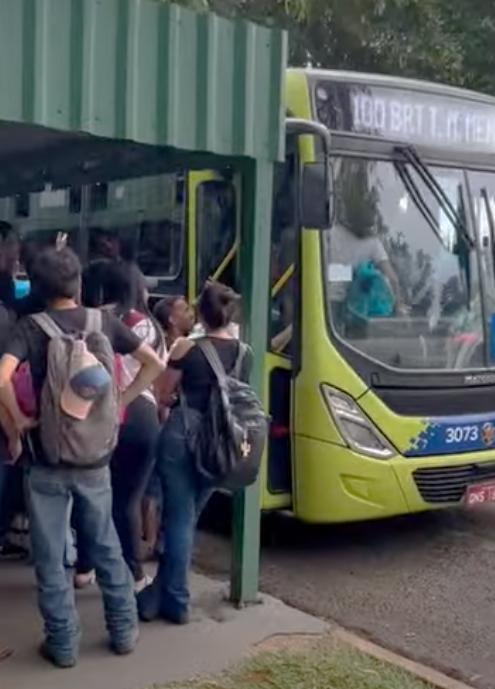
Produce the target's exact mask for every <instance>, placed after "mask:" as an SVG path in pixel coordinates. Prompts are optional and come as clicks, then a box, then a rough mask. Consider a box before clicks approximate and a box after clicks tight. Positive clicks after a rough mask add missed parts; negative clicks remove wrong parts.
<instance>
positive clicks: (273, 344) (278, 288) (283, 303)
mask: <svg viewBox="0 0 495 689" xmlns="http://www.w3.org/2000/svg"><path fill="white" fill-rule="evenodd" d="M296 164H297V159H296V156H295V155H294V154H292V155H289V156H288V157H287V159H286V160H285V162H284V163H279V164H277V165H276V167H275V171H274V180H273V211H272V213H273V215H272V255H271V269H270V272H271V276H270V285H271V302H270V343H269V345H270V350H271V351H273V352H275V353H276V354H283V355H285V356H290V355H291V353H292V341H293V321H294V289H295V284H296V280H295V277H294V275H295V265H296V260H297V231H296V228H297V221H296V213H295V211H296V208H295V180H296Z"/></svg>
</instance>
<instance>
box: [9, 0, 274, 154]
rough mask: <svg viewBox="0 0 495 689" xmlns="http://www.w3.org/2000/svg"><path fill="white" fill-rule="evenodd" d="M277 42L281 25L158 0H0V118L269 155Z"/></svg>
mask: <svg viewBox="0 0 495 689" xmlns="http://www.w3.org/2000/svg"><path fill="white" fill-rule="evenodd" d="M286 53H287V38H286V35H285V33H284V32H281V31H278V30H271V29H267V28H265V27H261V26H258V25H255V24H252V23H248V22H244V21H235V22H232V21H228V20H226V19H223V18H220V17H218V16H216V15H213V14H209V13H207V14H196V13H194V12H191V11H189V10H186V9H183V8H180V7H178V6H176V5H173V4H168V3H167V4H166V3H161V2H157V1H156V0H154V1H153V0H1V2H0V120H6V121H10V122H16V123H23V124H36V125H42V126H45V127H49V128H52V129H57V130H64V131H71V132H74V131H82V132H85V133H89V134H94V135H97V136H100V137H105V138H111V139H130V140H133V141H136V142H139V143H142V144H151V145H158V146H167V147H172V148H174V149H183V150H186V151H202V152H208V153H213V154H217V155H225V156H249V157H252V158H259V159H264V160H277V159H280V158H281V157H282V155H283V145H284V142H283V131H282V124H283V115H284V112H285V109H284V106H283V103H282V102H281V100H282V98H283V93H284V88H283V79H284V71H285V67H286ZM4 138H6V137H4ZM21 138H22V137H21ZM4 143H6V144H7V146H8V141H5V142H4ZM18 143H19V144H20V143H21V142H20V141H19V142H18ZM21 148H22V146H21Z"/></svg>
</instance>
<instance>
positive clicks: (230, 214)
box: [188, 170, 240, 301]
mask: <svg viewBox="0 0 495 689" xmlns="http://www.w3.org/2000/svg"><path fill="white" fill-rule="evenodd" d="M188 190H189V274H190V278H189V292H188V296H189V299H190V300H191V301H193V300H194V299H195V298H196V297H197V295H198V294H199V292H200V291H201V289H202V287H203V285H204V284H205V282H206V281H207V280H208V279H210V280H219V281H220V282H223V283H224V284H226V285H229V286H230V287H233V288H234V289H236V290H237V289H238V287H239V283H238V261H237V248H238V236H239V227H240V224H239V219H240V218H239V209H240V204H239V203H237V199H238V197H239V187H238V184H237V179H236V178H234V176H233V175H231V174H230V173H229V172H228V171H227V172H225V173H223V174H221V173H218V172H213V171H211V170H210V171H209V170H203V171H201V172H192V173H190V175H189V185H188Z"/></svg>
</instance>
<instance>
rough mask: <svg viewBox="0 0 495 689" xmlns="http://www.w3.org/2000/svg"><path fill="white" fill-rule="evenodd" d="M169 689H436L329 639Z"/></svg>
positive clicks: (255, 658) (256, 658) (264, 655)
mask: <svg viewBox="0 0 495 689" xmlns="http://www.w3.org/2000/svg"><path fill="white" fill-rule="evenodd" d="M155 689H158V688H157V687H155ZM168 689H433V688H432V687H431V685H429V684H425V683H424V682H422V681H420V680H418V679H416V678H415V677H413V676H412V675H410V674H409V673H407V672H405V671H403V670H401V669H398V668H395V667H393V666H391V665H387V664H385V663H382V662H381V661H379V660H376V659H375V658H372V657H370V656H367V655H364V654H362V653H358V652H357V651H354V650H352V649H349V648H348V647H347V646H343V645H341V644H338V643H336V642H334V641H332V640H330V639H328V638H324V639H320V640H316V641H313V643H312V644H311V646H309V647H308V646H307V645H306V648H305V649H285V650H276V651H272V652H262V653H259V654H256V655H255V656H253V657H252V658H251V659H249V660H248V661H246V662H245V663H244V664H242V665H240V666H239V667H238V668H236V669H233V670H231V671H229V672H226V673H224V674H222V675H219V676H218V677H214V678H208V679H198V680H193V681H191V682H186V683H179V684H174V685H169V687H168Z"/></svg>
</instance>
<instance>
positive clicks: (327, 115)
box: [315, 82, 495, 153]
mask: <svg viewBox="0 0 495 689" xmlns="http://www.w3.org/2000/svg"><path fill="white" fill-rule="evenodd" d="M315 105H316V113H317V116H318V119H319V120H320V121H321V122H323V123H324V124H326V126H327V127H328V128H329V129H332V130H334V131H340V132H352V133H355V134H367V135H370V136H376V137H379V138H384V139H391V140H393V141H398V142H406V143H415V144H423V145H429V146H441V147H446V146H449V147H453V148H457V149H460V150H464V151H480V152H484V153H491V152H495V106H490V105H489V104H487V103H483V102H478V101H475V100H472V99H467V98H466V99H464V98H455V97H452V96H442V95H439V94H435V93H429V92H420V91H412V90H406V89H401V88H392V87H386V86H368V85H365V84H352V83H343V82H319V83H318V84H317V85H316V92H315Z"/></svg>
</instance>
